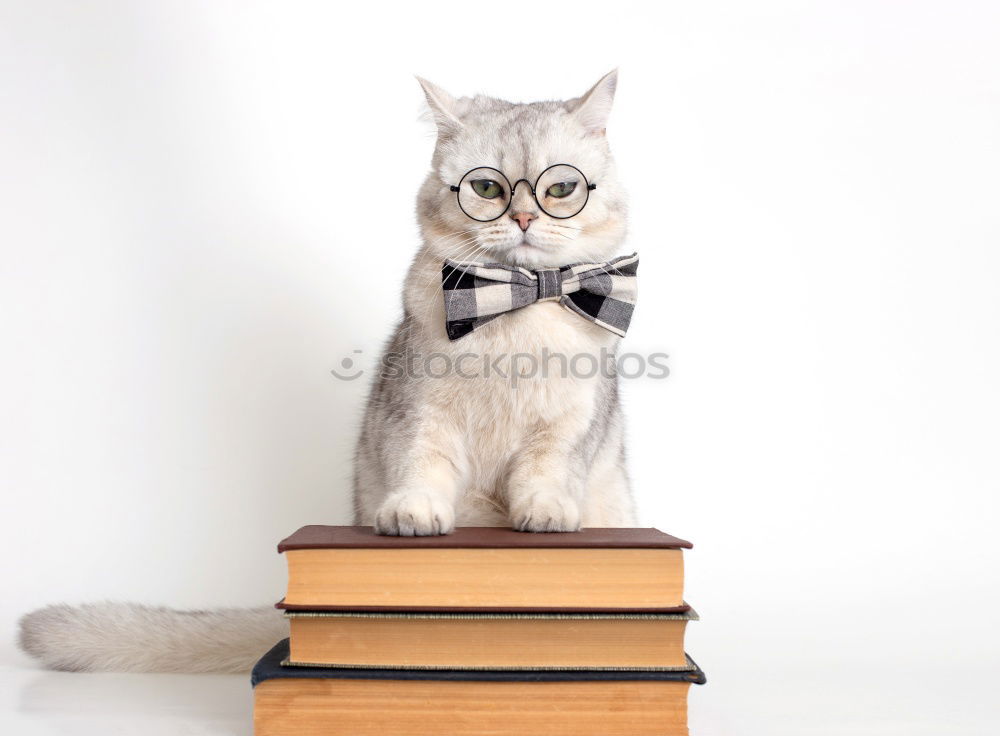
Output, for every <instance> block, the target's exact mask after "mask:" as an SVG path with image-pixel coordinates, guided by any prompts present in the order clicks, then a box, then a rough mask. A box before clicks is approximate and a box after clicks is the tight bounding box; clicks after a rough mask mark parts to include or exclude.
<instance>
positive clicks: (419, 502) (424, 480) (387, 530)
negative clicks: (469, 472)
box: [375, 438, 458, 537]
mask: <svg viewBox="0 0 1000 736" xmlns="http://www.w3.org/2000/svg"><path fill="white" fill-rule="evenodd" d="M400 466H401V467H400V468H399V472H398V475H397V478H396V482H395V484H394V485H395V487H396V490H394V491H392V492H391V493H390V494H389V495H388V496H386V497H385V500H383V501H382V503H381V505H379V507H378V509H377V510H376V511H375V531H376V533H378V534H386V535H391V536H400V537H426V536H432V535H435V534H448V533H449V532H451V531H453V530H454V529H455V497H456V494H457V491H458V469H457V467H456V465H455V463H454V462H453V461H452V460H451V459H450V458H449V457H448V455H447V454H445V452H443V451H442V448H441V447H440V446H439V445H438V443H435V442H434V441H433V439H431V438H422V439H418V441H417V442H416V443H415V446H414V448H413V449H412V450H411V452H410V453H409V456H408V457H407V458H406V459H405V460H404V461H403V462H401V463H400Z"/></svg>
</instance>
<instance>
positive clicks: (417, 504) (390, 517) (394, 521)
mask: <svg viewBox="0 0 1000 736" xmlns="http://www.w3.org/2000/svg"><path fill="white" fill-rule="evenodd" d="M454 528H455V509H454V508H452V505H451V504H450V503H448V502H447V501H446V500H444V499H442V498H441V497H440V496H438V495H436V494H433V493H427V492H425V491H403V492H400V493H394V494H392V495H391V496H389V497H388V498H387V499H385V501H383V502H382V505H381V506H379V508H378V511H376V512H375V533H376V534H385V535H388V536H393V537H429V536H433V535H435V534H448V533H449V532H451V531H452V530H454Z"/></svg>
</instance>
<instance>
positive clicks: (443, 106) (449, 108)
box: [417, 77, 462, 137]
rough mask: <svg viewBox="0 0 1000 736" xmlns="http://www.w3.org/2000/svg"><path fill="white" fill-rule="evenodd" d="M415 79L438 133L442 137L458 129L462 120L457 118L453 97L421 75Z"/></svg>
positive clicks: (456, 106)
mask: <svg viewBox="0 0 1000 736" xmlns="http://www.w3.org/2000/svg"><path fill="white" fill-rule="evenodd" d="M417 81H418V82H420V86H421V88H422V89H423V90H424V96H425V97H426V98H427V106H428V107H429V108H430V109H431V115H432V116H433V118H434V123H435V125H437V129H438V135H440V136H442V137H444V136H448V135H451V134H453V133H455V132H456V131H458V130H459V129H460V128H461V127H462V121H461V120H459V119H458V103H457V102H456V101H455V98H454V97H452V96H451V95H450V94H448V93H447V92H445V91H444V90H443V89H441V88H440V87H438V86H437V85H436V84H431V83H430V82H428V81H427V80H426V79H423V78H422V77H417Z"/></svg>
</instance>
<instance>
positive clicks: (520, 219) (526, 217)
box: [511, 212, 538, 232]
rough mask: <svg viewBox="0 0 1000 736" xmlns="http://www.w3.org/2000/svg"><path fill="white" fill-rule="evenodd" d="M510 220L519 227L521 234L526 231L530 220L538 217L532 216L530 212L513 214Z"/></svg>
mask: <svg viewBox="0 0 1000 736" xmlns="http://www.w3.org/2000/svg"><path fill="white" fill-rule="evenodd" d="M511 218H512V219H513V220H514V222H516V223H517V224H518V225H520V226H521V230H522V232H523V231H525V230H527V229H528V225H530V224H531V221H532V220H535V219H537V218H538V215H533V214H531V213H530V212H515V213H514V214H512V215H511Z"/></svg>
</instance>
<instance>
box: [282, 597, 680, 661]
mask: <svg viewBox="0 0 1000 736" xmlns="http://www.w3.org/2000/svg"><path fill="white" fill-rule="evenodd" d="M285 616H286V617H287V618H288V619H289V624H290V629H291V651H290V654H289V658H288V661H287V662H286V663H285V664H287V665H292V666H318V667H373V668H396V669H496V670H532V669H546V670H585V669H600V670H637V669H648V670H686V669H691V667H692V665H691V663H690V660H688V658H687V656H686V655H685V654H684V629H685V627H686V626H687V622H688V621H692V620H697V618H698V615H697V614H696V613H695V612H694V611H691V610H689V611H687V612H684V613H664V614H628V613H625V614H609V613H597V614H585V613H569V614H552V613H474V614H457V613H419V612H418V613H356V612H293V611H287V612H286V613H285Z"/></svg>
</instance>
